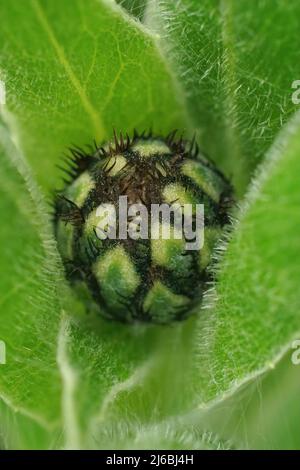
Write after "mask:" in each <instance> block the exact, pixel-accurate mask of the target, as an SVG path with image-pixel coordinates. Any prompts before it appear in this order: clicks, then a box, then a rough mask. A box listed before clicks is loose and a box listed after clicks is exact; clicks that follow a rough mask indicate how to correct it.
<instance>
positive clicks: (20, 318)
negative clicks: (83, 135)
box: [0, 128, 64, 446]
mask: <svg viewBox="0 0 300 470" xmlns="http://www.w3.org/2000/svg"><path fill="white" fill-rule="evenodd" d="M0 131H1V147H0V160H1V165H0V192H1V196H0V206H1V217H2V224H3V225H2V229H1V234H0V244H1V247H2V249H1V252H0V266H1V270H2V273H3V275H2V282H1V290H0V306H1V329H0V337H1V340H2V341H4V343H5V347H6V364H4V365H1V366H0V367H1V371H0V372H1V373H0V398H1V401H2V402H3V404H2V405H1V408H2V407H4V408H5V406H6V407H7V408H8V409H7V412H5V413H6V416H8V417H7V419H6V420H5V419H4V418H3V414H2V419H1V423H2V425H3V423H4V422H6V421H7V423H8V425H9V427H10V426H12V427H14V426H15V421H16V420H17V423H18V427H20V426H21V424H20V422H21V421H22V422H24V421H26V420H28V421H32V422H33V424H32V427H33V428H36V427H39V428H41V432H40V433H39V436H40V439H39V441H37V442H36V443H35V445H37V446H39V445H42V442H41V441H43V439H44V435H43V430H47V431H49V430H51V429H55V427H56V426H57V424H58V422H59V420H60V417H59V415H60V394H61V383H60V376H59V372H58V370H57V368H56V367H55V363H56V337H57V334H58V329H59V322H60V306H59V300H58V299H59V297H60V295H61V294H62V293H64V292H63V290H62V289H58V285H62V283H63V280H62V276H61V273H62V270H61V267H60V261H59V258H58V255H57V253H56V249H55V245H54V240H53V239H52V236H51V232H52V228H51V225H50V224H49V221H48V219H47V216H46V210H45V206H44V204H43V202H42V200H41V199H40V196H39V193H38V191H37V189H36V187H35V185H34V182H33V181H32V178H31V175H30V173H29V172H28V171H27V169H26V166H25V163H24V162H23V161H22V160H21V159H18V157H17V151H16V149H15V148H14V147H13V145H12V144H11V142H10V141H9V138H8V136H7V133H6V131H5V130H4V129H3V128H1V129H0ZM8 153H9V154H10V160H8V159H7V157H6V155H7V154H8ZM11 159H12V160H13V161H14V162H15V164H17V165H18V168H19V172H16V170H15V168H14V165H13V164H12V160H11ZM20 172H21V173H20ZM21 174H22V175H23V176H21ZM24 178H25V179H26V183H25V182H24ZM49 403H51V406H49ZM4 405H5V406H4ZM14 414H15V418H14V417H13V415H14ZM10 415H12V416H10ZM26 428H27V432H28V427H26ZM4 433H5V437H6V438H7V439H8V440H9V441H11V439H12V436H11V435H10V433H8V432H7V429H5V430H4ZM20 433H21V431H20ZM21 434H22V433H21ZM28 434H30V433H29V432H28ZM41 436H43V438H42V437H41ZM27 438H28V439H29V440H30V437H29V435H26V434H24V435H23V436H21V437H20V439H21V440H22V439H25V440H26V439H27ZM18 439H19V433H18V432H16V433H15V438H14V440H18ZM43 442H44V441H43ZM46 442H47V441H46ZM24 445H25V444H24ZM44 445H45V444H44Z"/></svg>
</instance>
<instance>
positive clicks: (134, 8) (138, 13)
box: [117, 0, 148, 20]
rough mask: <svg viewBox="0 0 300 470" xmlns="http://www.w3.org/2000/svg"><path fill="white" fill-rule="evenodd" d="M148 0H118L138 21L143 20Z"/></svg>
mask: <svg viewBox="0 0 300 470" xmlns="http://www.w3.org/2000/svg"><path fill="white" fill-rule="evenodd" d="M147 2H148V0H117V3H118V4H119V5H121V6H122V7H123V8H124V9H125V10H127V11H128V13H130V14H131V15H132V16H134V17H135V18H136V19H138V20H142V19H143V16H144V13H145V9H146V6H147Z"/></svg>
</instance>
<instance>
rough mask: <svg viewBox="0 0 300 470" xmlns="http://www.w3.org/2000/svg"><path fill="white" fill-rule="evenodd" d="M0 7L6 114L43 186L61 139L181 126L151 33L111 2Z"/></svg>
mask: <svg viewBox="0 0 300 470" xmlns="http://www.w3.org/2000/svg"><path fill="white" fill-rule="evenodd" d="M0 13H1V18H2V28H1V31H0V69H1V70H2V73H3V79H4V80H5V82H6V89H7V110H8V112H9V113H10V114H8V115H6V120H7V121H8V122H9V123H10V126H11V128H12V129H14V132H15V133H16V134H17V136H18V140H19V143H20V145H21V147H22V149H23V150H24V152H25V154H26V156H27V158H28V160H29V161H30V163H31V164H32V167H33V168H34V171H35V173H36V175H37V178H38V181H39V182H40V183H41V184H42V185H43V186H44V187H45V188H48V189H49V188H50V189H52V188H53V186H54V185H57V183H58V181H59V179H61V176H62V173H61V171H59V170H58V168H57V167H56V165H57V164H58V163H61V159H62V156H63V154H64V153H65V152H66V151H67V149H68V147H69V146H70V145H77V146H85V145H89V144H92V143H93V140H94V139H96V141H97V143H99V142H102V141H103V139H108V138H111V137H112V133H113V128H115V129H116V131H117V132H120V131H123V132H128V133H132V131H133V129H134V128H137V129H138V130H139V131H143V130H145V129H146V130H147V129H149V128H150V127H151V126H152V127H153V130H154V131H156V132H162V133H166V132H170V131H171V130H172V129H173V128H174V127H179V128H184V127H186V124H185V117H184V116H183V113H182V110H181V104H180V97H179V98H178V97H177V96H176V89H175V86H174V83H173V80H172V78H171V77H170V74H169V72H168V69H167V67H166V65H165V63H164V61H163V59H162V58H161V56H160V54H159V52H158V50H157V48H156V46H155V41H154V39H153V36H152V35H151V34H150V33H149V32H146V30H145V29H144V28H143V27H142V26H139V25H138V23H135V22H133V21H132V20H130V18H129V16H128V15H126V14H125V13H124V11H123V10H122V8H120V7H117V6H116V5H114V3H113V2H107V1H105V0H85V1H83V0H76V1H72V2H66V1H65V2H61V1H60V0H43V1H40V0H28V1H27V2H22V4H20V2H19V1H18V0H9V1H8V0H5V1H3V2H1V6H0Z"/></svg>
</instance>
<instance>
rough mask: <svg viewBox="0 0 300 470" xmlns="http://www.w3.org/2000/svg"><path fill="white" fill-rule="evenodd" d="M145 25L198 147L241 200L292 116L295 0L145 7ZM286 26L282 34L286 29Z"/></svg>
mask: <svg viewBox="0 0 300 470" xmlns="http://www.w3.org/2000/svg"><path fill="white" fill-rule="evenodd" d="M148 5H149V6H148V10H147V14H146V19H147V20H146V22H147V24H148V25H149V26H150V27H152V28H153V29H154V30H155V31H157V32H158V34H159V35H160V36H161V38H160V40H159V45H160V46H161V48H162V51H163V52H164V54H165V57H166V58H167V60H168V61H169V62H170V66H171V68H172V70H173V71H174V76H175V77H176V78H177V80H178V83H179V86H180V87H181V89H182V91H183V93H184V94H185V100H186V103H187V108H188V111H189V113H190V115H191V117H192V122H193V125H194V127H195V128H196V129H198V133H199V142H200V144H201V146H202V148H203V149H204V150H205V151H206V152H207V153H208V155H210V156H211V157H212V158H214V159H215V160H216V161H217V162H219V163H220V164H221V165H222V167H223V168H224V169H225V171H226V172H227V173H228V174H229V175H232V176H233V181H234V183H235V186H236V188H237V190H238V191H239V192H240V193H243V191H244V190H245V187H246V185H247V183H248V182H249V175H250V174H251V172H252V170H253V168H254V167H255V165H256V164H257V163H258V162H259V161H260V160H261V159H262V157H263V155H264V153H265V151H266V150H267V149H268V148H269V146H270V144H271V143H272V141H273V139H274V137H275V136H276V133H277V132H278V130H279V129H280V128H281V126H282V124H283V123H284V122H285V121H287V119H288V117H289V116H290V115H291V114H292V113H293V112H294V111H295V108H296V107H295V105H294V104H293V103H292V99H291V98H292V92H293V90H292V83H293V82H294V80H295V79H297V78H298V77H299V76H300V66H299V60H298V49H299V48H298V44H299V28H298V21H297V18H298V17H299V14H300V4H299V2H298V1H297V0H291V1H289V2H288V3H286V2H280V1H275V2H274V1H272V0H267V1H253V2H249V1H248V0H240V1H234V0H228V1H222V0H202V1H201V2H200V1H199V0H181V1H179V2H174V1H173V0H150V1H149V3H148ZM287 25H288V28H287Z"/></svg>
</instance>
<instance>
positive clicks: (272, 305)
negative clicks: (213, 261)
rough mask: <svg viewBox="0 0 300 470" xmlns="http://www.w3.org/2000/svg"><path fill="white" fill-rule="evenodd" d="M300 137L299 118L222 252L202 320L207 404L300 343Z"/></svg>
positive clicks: (271, 156) (280, 144) (286, 132)
mask: <svg viewBox="0 0 300 470" xmlns="http://www.w3.org/2000/svg"><path fill="white" fill-rule="evenodd" d="M299 137H300V114H297V115H296V118H294V119H293V120H292V122H290V123H289V125H288V126H287V127H286V128H285V129H284V130H283V131H282V134H281V135H280V137H279V138H278V139H277V140H276V142H275V143H274V145H273V147H272V149H271V150H270V152H269V154H268V156H267V158H266V162H265V163H264V164H263V165H262V167H261V168H259V171H258V176H257V179H256V180H254V182H253V184H252V187H251V189H250V191H249V194H248V196H247V198H246V202H245V203H244V205H243V206H242V209H241V215H240V217H239V221H238V222H237V223H236V224H235V230H234V232H233V234H232V238H231V240H230V241H229V244H228V246H227V247H226V245H221V246H220V247H219V249H220V252H221V253H222V252H224V251H225V252H224V256H223V257H222V259H221V262H220V264H219V266H218V269H217V271H218V274H217V279H218V282H217V284H216V287H215V290H213V291H212V292H211V293H210V295H209V296H208V299H207V307H208V309H207V312H206V314H205V316H204V317H202V318H200V319H199V321H200V323H202V324H203V328H204V333H203V332H202V333H200V335H199V342H198V355H199V357H201V367H200V368H199V369H200V370H201V372H200V376H197V381H198V383H202V384H206V386H204V387H203V389H202V397H203V398H202V399H203V401H204V402H207V401H208V400H215V399H216V398H218V399H220V397H222V395H224V394H226V393H227V394H228V393H229V392H231V393H232V392H233V391H234V390H235V389H236V387H237V386H238V385H241V383H244V382H247V381H248V380H250V379H251V377H253V375H254V376H255V375H257V374H260V373H262V372H264V371H266V370H270V369H272V368H273V367H275V366H276V363H277V362H278V360H279V359H280V358H281V357H282V355H283V354H284V352H285V351H286V350H288V349H290V347H291V343H292V338H293V337H296V338H297V337H298V338H299V336H300V298H299V295H298V291H297V286H298V284H299V280H300V265H299V263H298V255H297V254H298V253H299V249H300V239H299V237H298V227H299V223H300V212H299V205H300V191H299V185H298V177H297V175H298V174H299V171H300V161H299V158H298V155H299V151H300V139H299ZM237 260H238V261H237ZM205 332H206V333H205ZM201 335H202V336H203V335H204V338H203V337H201Z"/></svg>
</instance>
